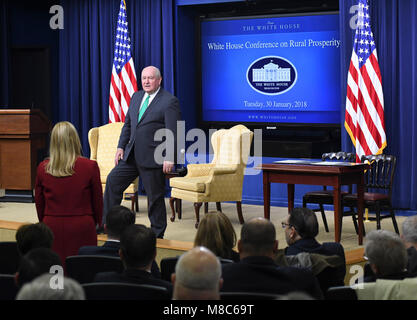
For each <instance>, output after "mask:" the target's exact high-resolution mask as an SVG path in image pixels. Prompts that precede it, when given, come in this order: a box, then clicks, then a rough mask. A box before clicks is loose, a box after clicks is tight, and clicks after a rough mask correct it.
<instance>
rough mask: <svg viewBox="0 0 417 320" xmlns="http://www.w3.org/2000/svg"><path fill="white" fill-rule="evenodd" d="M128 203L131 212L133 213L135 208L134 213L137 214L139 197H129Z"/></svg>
mask: <svg viewBox="0 0 417 320" xmlns="http://www.w3.org/2000/svg"><path fill="white" fill-rule="evenodd" d="M130 201H131V203H132V206H131V209H132V211H133V212H135V208H136V212H139V197H138V195H137V194H134V195H132V196H131V197H130Z"/></svg>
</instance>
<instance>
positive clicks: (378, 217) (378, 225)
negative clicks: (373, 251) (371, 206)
mask: <svg viewBox="0 0 417 320" xmlns="http://www.w3.org/2000/svg"><path fill="white" fill-rule="evenodd" d="M375 216H376V228H377V230H379V229H381V208H380V207H379V206H377V207H376V208H375Z"/></svg>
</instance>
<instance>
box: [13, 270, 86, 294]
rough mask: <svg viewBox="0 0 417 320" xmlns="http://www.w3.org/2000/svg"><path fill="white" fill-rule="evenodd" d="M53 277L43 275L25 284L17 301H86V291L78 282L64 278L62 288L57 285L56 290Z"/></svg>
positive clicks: (51, 275)
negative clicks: (52, 284) (52, 283)
mask: <svg viewBox="0 0 417 320" xmlns="http://www.w3.org/2000/svg"><path fill="white" fill-rule="evenodd" d="M53 277H55V276H54V275H53V274H43V275H41V276H39V277H37V278H35V279H34V280H33V281H31V282H29V283H27V284H25V285H24V286H23V287H22V289H21V290H20V291H19V292H18V294H17V296H16V300H85V293H84V289H83V288H82V286H81V285H80V284H79V283H78V282H77V281H75V280H73V279H71V278H67V277H64V276H63V279H62V281H63V282H62V287H59V284H57V285H56V288H54V287H53V286H51V282H55V281H54V280H55V279H54V278H53Z"/></svg>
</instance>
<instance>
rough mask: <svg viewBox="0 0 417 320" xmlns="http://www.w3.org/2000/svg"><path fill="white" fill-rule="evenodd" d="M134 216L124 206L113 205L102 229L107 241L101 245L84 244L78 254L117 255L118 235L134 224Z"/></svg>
mask: <svg viewBox="0 0 417 320" xmlns="http://www.w3.org/2000/svg"><path fill="white" fill-rule="evenodd" d="M135 220H136V216H135V214H134V213H133V212H132V211H131V210H130V209H128V208H126V207H124V206H120V205H118V206H114V207H113V208H111V209H110V211H109V212H108V213H107V221H106V224H105V225H104V230H105V232H106V234H107V241H106V242H105V243H104V244H103V245H102V246H84V247H81V248H80V249H79V250H78V254H79V255H104V256H111V257H119V249H120V236H121V235H122V232H123V230H124V229H125V228H126V227H127V226H130V225H132V224H135Z"/></svg>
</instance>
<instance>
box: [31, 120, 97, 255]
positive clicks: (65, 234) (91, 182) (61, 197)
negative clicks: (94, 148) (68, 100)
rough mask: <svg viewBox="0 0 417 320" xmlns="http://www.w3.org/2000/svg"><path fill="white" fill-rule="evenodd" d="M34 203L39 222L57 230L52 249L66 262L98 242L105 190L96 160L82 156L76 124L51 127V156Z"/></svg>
mask: <svg viewBox="0 0 417 320" xmlns="http://www.w3.org/2000/svg"><path fill="white" fill-rule="evenodd" d="M35 203H36V210H37V213H38V218H39V221H40V222H43V223H45V224H46V225H47V226H49V227H50V228H51V230H52V232H53V233H54V242H53V246H52V249H53V250H54V251H55V252H57V253H58V254H59V255H60V257H61V260H62V263H65V258H66V257H67V256H70V255H76V254H77V253H78V249H79V248H80V247H81V246H85V245H97V235H96V225H101V218H102V211H103V192H102V188H101V182H100V171H99V168H98V165H97V163H96V162H95V161H92V160H89V159H86V158H83V157H81V143H80V138H79V137H78V133H77V130H76V129H75V127H74V126H73V125H72V124H71V123H69V122H67V121H63V122H59V123H57V124H56V125H55V126H54V128H53V129H52V133H51V141H50V147H49V158H48V159H46V160H44V161H43V162H41V163H40V164H39V166H38V170H37V176H36V184H35Z"/></svg>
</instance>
